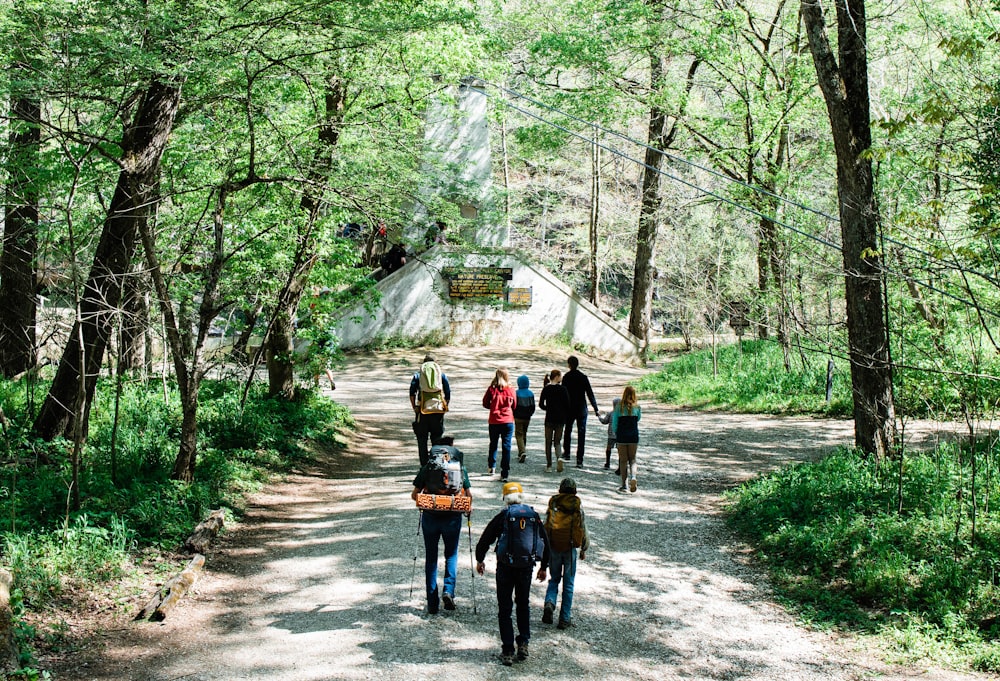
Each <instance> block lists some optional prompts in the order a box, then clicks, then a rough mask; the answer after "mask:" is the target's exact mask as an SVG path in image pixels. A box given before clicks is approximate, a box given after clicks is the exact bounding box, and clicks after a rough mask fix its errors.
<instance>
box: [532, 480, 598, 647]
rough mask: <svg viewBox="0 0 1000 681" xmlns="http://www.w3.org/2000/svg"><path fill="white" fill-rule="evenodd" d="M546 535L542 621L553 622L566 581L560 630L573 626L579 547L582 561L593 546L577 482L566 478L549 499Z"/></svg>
mask: <svg viewBox="0 0 1000 681" xmlns="http://www.w3.org/2000/svg"><path fill="white" fill-rule="evenodd" d="M544 526H545V534H546V536H547V537H548V539H549V551H548V559H549V560H548V564H547V565H546V563H545V562H544V561H543V562H542V569H543V570H544V569H545V568H548V569H549V586H548V588H547V589H546V590H545V607H544V610H542V622H543V623H544V624H552V614H553V613H554V612H555V610H556V600H557V597H558V596H559V584H560V582H561V583H562V605H561V607H560V608H559V624H558V628H559V629H567V628H569V627H572V626H573V613H572V610H573V585H574V582H575V581H576V558H577V549H579V551H580V560H586V557H587V549H589V548H590V536H589V535H588V534H587V523H586V519H585V518H584V515H583V508H582V507H581V505H580V497H578V496H577V495H576V482H575V481H574V480H573V479H572V478H563V481H562V482H561V483H559V493H558V494H555V495H553V496H552V497H551V498H550V499H549V506H548V510H547V511H546V512H545V524H544Z"/></svg>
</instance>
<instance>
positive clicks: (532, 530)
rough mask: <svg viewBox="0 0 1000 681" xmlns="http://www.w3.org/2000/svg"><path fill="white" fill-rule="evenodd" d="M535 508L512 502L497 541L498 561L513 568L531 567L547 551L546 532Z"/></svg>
mask: <svg viewBox="0 0 1000 681" xmlns="http://www.w3.org/2000/svg"><path fill="white" fill-rule="evenodd" d="M540 525H541V520H540V519H539V517H538V514H537V513H535V509H533V508H531V506H528V505H526V504H511V505H510V506H508V507H507V511H506V515H505V516H504V523H503V529H502V530H501V532H500V540H499V541H498V542H497V563H498V564H500V565H506V566H507V567H512V568H530V567H531V566H533V565H534V564H535V561H536V560H539V559H540V558H541V557H542V553H543V552H544V551H545V539H544V536H545V533H544V531H543V530H542V528H541V527H540Z"/></svg>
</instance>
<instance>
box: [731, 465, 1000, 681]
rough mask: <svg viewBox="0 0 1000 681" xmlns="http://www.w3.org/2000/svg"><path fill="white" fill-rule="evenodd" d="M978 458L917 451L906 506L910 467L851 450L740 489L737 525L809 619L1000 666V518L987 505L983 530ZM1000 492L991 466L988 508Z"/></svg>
mask: <svg viewBox="0 0 1000 681" xmlns="http://www.w3.org/2000/svg"><path fill="white" fill-rule="evenodd" d="M992 454H994V455H995V454H996V452H993V453H992ZM979 456H980V457H982V456H983V454H982V453H980V455H979ZM968 458H969V457H968V456H965V457H964V459H965V467H960V466H959V465H958V463H957V462H958V459H959V457H958V453H957V450H955V449H954V448H944V449H941V450H939V451H938V452H936V453H934V454H921V455H908V456H907V457H906V459H905V460H904V467H903V473H902V478H901V481H902V483H901V485H902V499H903V506H902V510H901V511H899V510H898V483H899V481H900V477H899V475H898V470H897V468H896V466H898V462H892V461H889V462H887V463H886V464H885V465H876V464H874V463H872V462H870V461H868V460H866V459H864V458H862V457H861V456H859V455H857V454H855V453H853V452H848V451H842V452H839V453H837V454H834V455H831V456H829V457H827V458H826V459H824V460H823V461H820V462H817V463H809V464H800V465H795V466H791V467H788V468H785V469H783V470H780V471H777V472H775V473H773V474H771V475H768V476H765V477H763V478H760V479H758V480H755V481H753V482H750V483H747V484H745V485H743V486H741V487H740V488H738V489H737V490H735V491H733V492H731V493H730V494H729V495H728V511H727V518H728V522H729V523H730V525H731V526H732V527H733V528H734V529H736V530H737V531H738V532H739V533H740V534H741V535H742V536H743V537H744V538H745V539H747V540H748V541H749V542H750V543H752V544H753V545H754V546H755V547H756V549H757V553H758V556H759V557H760V559H761V560H762V561H763V562H764V563H765V564H766V565H767V567H768V569H769V570H770V573H771V575H772V578H773V581H774V583H775V585H776V587H777V589H778V593H779V594H780V595H781V596H782V598H783V599H785V600H786V601H787V603H788V604H789V605H790V606H791V607H792V608H794V609H795V610H796V611H797V612H798V613H799V615H800V616H801V617H802V618H803V619H804V620H806V621H808V622H811V623H813V624H815V625H818V626H846V627H849V628H852V629H854V630H857V631H860V632H864V633H866V634H870V635H873V636H877V637H879V639H880V640H881V641H882V642H883V643H884V644H885V645H886V646H887V647H888V649H889V651H890V653H891V654H892V655H894V656H896V657H897V658H898V659H899V660H900V661H907V662H913V661H917V660H924V659H931V660H934V661H936V662H938V663H943V664H949V665H959V666H968V667H974V668H977V669H981V670H984V671H1000V666H998V664H997V663H998V662H1000V648H998V643H997V642H998V640H1000V621H998V615H1000V587H998V584H1000V514H998V513H996V512H992V511H990V512H986V510H985V508H982V507H981V508H979V510H978V513H977V528H976V535H975V536H973V535H972V532H971V529H972V522H971V507H970V505H969V499H971V495H970V489H969V480H970V475H969V470H968V468H967V466H968V462H967V460H968ZM998 487H1000V485H998V484H997V480H996V479H995V475H994V476H993V477H989V478H987V477H986V476H984V475H983V473H982V471H981V472H980V475H979V483H978V488H977V498H978V499H979V503H980V504H983V500H985V499H986V498H987V495H989V498H990V499H993V498H996V497H995V495H996V494H997V493H998V492H1000V489H998ZM959 489H962V490H963V494H961V495H960V494H959Z"/></svg>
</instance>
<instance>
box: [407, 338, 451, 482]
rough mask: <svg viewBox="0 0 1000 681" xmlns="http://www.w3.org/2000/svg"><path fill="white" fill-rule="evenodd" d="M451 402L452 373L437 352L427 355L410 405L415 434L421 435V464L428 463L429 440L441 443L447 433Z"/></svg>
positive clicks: (416, 376)
mask: <svg viewBox="0 0 1000 681" xmlns="http://www.w3.org/2000/svg"><path fill="white" fill-rule="evenodd" d="M449 402H451V385H450V384H449V383H448V376H447V375H446V374H445V373H444V372H443V371H441V367H440V366H438V364H437V362H435V361H434V356H433V355H427V356H425V357H424V361H423V363H422V364H421V365H420V370H419V371H417V372H416V373H415V374H413V379H412V380H411V381H410V406H411V407H412V408H413V434H414V435H416V436H417V455H418V456H419V457H420V465H421V466H423V465H425V464H426V463H427V452H428V448H427V440H428V439H430V442H431V444H432V445H433V444H437V442H438V440H440V439H441V437H442V436H443V435H444V415H445V412H447V411H448V403H449Z"/></svg>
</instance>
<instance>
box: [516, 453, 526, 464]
mask: <svg viewBox="0 0 1000 681" xmlns="http://www.w3.org/2000/svg"><path fill="white" fill-rule="evenodd" d="M527 458H528V455H527V454H519V455H518V457H517V462H518V463H524V461H525V459H527Z"/></svg>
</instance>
